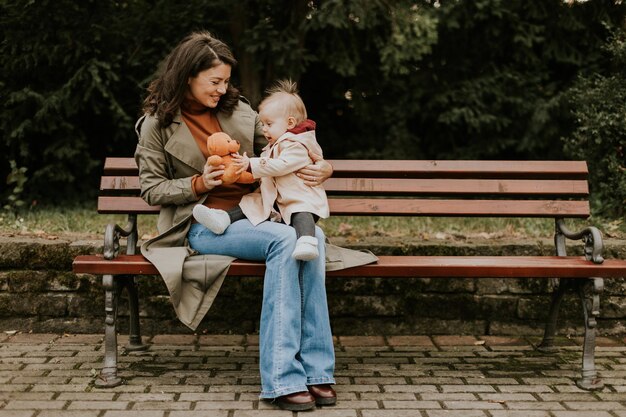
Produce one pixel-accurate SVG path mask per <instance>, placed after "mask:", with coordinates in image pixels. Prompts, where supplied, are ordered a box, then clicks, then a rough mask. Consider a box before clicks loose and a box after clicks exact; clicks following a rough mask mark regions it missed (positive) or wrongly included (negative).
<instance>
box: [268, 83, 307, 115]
mask: <svg viewBox="0 0 626 417" xmlns="http://www.w3.org/2000/svg"><path fill="white" fill-rule="evenodd" d="M265 93H266V94H267V96H266V97H265V98H264V99H263V101H261V104H259V111H261V109H262V108H263V106H264V105H267V104H269V103H273V102H275V101H279V100H280V101H281V102H282V104H283V107H284V111H285V116H286V117H293V118H295V119H296V124H299V123H302V122H304V121H305V120H306V119H307V114H306V107H305V105H304V101H302V98H301V97H300V95H299V94H298V85H297V84H296V83H295V82H294V81H291V80H290V79H285V80H278V81H277V82H276V83H275V84H274V85H273V86H272V87H270V88H268V89H267V90H266V91H265Z"/></svg>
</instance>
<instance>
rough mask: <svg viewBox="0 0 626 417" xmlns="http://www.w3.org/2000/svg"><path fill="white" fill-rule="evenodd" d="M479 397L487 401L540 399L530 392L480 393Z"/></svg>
mask: <svg viewBox="0 0 626 417" xmlns="http://www.w3.org/2000/svg"><path fill="white" fill-rule="evenodd" d="M478 398H480V399H481V400H487V401H504V402H507V401H538V400H537V398H535V397H534V396H533V395H532V394H529V393H495V394H493V393H486V394H483V393H479V394H478Z"/></svg>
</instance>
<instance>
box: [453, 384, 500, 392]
mask: <svg viewBox="0 0 626 417" xmlns="http://www.w3.org/2000/svg"><path fill="white" fill-rule="evenodd" d="M441 391H442V392H495V389H494V388H493V387H492V386H490V385H442V386H441Z"/></svg>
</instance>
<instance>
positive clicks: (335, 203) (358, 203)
mask: <svg viewBox="0 0 626 417" xmlns="http://www.w3.org/2000/svg"><path fill="white" fill-rule="evenodd" d="M329 205H330V211H331V214H334V215H350V216H368V215H370V216H481V217H482V216H495V217H578V218H586V217H588V216H589V203H588V202H586V201H566V200H435V199H431V200H428V199H415V198H410V199H408V198H370V199H366V198H331V199H329ZM98 212H99V213H107V214H120V213H135V214H156V213H158V212H159V207H158V206H150V205H148V203H146V202H145V201H144V200H143V199H141V198H140V197H132V196H127V197H119V196H115V197H113V196H101V197H99V198H98Z"/></svg>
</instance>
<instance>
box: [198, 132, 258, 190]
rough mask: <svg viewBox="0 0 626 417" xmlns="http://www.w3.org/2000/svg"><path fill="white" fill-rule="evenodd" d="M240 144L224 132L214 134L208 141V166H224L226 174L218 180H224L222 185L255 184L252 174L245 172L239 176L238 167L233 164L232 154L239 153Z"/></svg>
mask: <svg viewBox="0 0 626 417" xmlns="http://www.w3.org/2000/svg"><path fill="white" fill-rule="evenodd" d="M239 146H240V145H239V142H238V141H236V140H234V139H233V138H231V137H230V136H229V135H228V134H226V133H224V132H217V133H213V134H212V135H211V136H209V137H208V139H207V148H208V149H209V158H208V159H207V164H208V165H213V166H218V165H224V174H223V175H222V176H221V177H217V179H221V180H222V184H233V183H235V182H237V183H240V184H252V183H253V182H255V179H254V177H253V176H252V173H250V172H247V171H244V172H242V173H241V174H237V170H238V169H239V167H237V166H236V165H235V164H233V161H232V160H233V158H232V156H230V154H231V153H236V152H238V151H239Z"/></svg>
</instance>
